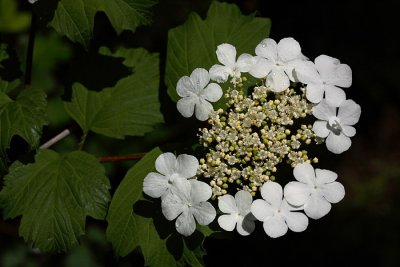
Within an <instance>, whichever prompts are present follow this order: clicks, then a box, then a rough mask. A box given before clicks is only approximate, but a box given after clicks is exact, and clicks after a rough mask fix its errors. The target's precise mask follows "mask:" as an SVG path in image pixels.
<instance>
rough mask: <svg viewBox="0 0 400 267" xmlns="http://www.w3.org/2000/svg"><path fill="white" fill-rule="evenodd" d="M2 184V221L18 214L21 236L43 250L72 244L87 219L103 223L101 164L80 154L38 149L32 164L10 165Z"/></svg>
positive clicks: (104, 198)
mask: <svg viewBox="0 0 400 267" xmlns="http://www.w3.org/2000/svg"><path fill="white" fill-rule="evenodd" d="M4 181H5V185H4V188H3V190H2V191H1V192H0V203H1V206H2V208H3V214H4V218H5V219H7V218H15V217H17V216H20V215H22V220H21V225H20V230H19V232H20V235H21V236H23V237H24V239H25V240H26V241H27V242H32V243H33V246H34V247H37V248H39V249H40V250H41V251H44V252H46V251H50V252H55V251H66V250H67V249H69V248H71V247H72V246H74V245H76V244H77V243H78V238H79V236H80V235H81V234H83V233H84V229H85V218H86V216H91V217H93V218H95V219H103V218H104V217H105V215H106V211H107V204H108V202H109V200H110V195H109V192H108V190H109V188H110V185H109V182H108V179H107V177H106V176H105V174H104V168H103V166H102V165H101V164H100V163H99V162H98V160H97V159H96V158H95V157H93V156H92V155H90V154H88V153H85V152H82V151H75V152H72V153H69V154H67V155H64V156H62V155H60V154H58V153H56V152H54V151H52V150H40V151H39V153H38V154H37V155H36V158H35V163H31V164H27V165H23V164H21V163H19V162H16V163H14V164H13V165H11V167H10V173H9V174H8V175H6V176H5V178H4Z"/></svg>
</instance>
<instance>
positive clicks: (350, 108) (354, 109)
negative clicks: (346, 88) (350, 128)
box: [338, 99, 361, 125]
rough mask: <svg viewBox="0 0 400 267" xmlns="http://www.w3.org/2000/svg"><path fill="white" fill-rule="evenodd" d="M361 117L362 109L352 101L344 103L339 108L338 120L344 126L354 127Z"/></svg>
mask: <svg viewBox="0 0 400 267" xmlns="http://www.w3.org/2000/svg"><path fill="white" fill-rule="evenodd" d="M360 116H361V107H360V105H358V104H357V103H356V102H354V101H353V100H351V99H348V100H346V101H343V103H342V104H341V105H340V107H339V111H338V118H339V119H340V122H341V123H342V124H344V125H354V124H356V123H357V122H358V120H359V119H360Z"/></svg>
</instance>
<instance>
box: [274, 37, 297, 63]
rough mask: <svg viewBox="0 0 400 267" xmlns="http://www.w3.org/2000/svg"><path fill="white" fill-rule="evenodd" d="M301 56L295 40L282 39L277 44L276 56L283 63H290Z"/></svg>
mask: <svg viewBox="0 0 400 267" xmlns="http://www.w3.org/2000/svg"><path fill="white" fill-rule="evenodd" d="M300 54H301V48H300V44H299V42H297V41H296V40H295V39H293V38H291V37H289V38H283V39H282V40H280V41H279V43H278V56H279V58H280V59H281V60H283V61H290V60H294V59H297V58H298V57H299V55H300Z"/></svg>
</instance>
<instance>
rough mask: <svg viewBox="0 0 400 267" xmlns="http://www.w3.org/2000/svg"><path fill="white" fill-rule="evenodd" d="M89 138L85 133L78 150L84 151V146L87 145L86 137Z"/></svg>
mask: <svg viewBox="0 0 400 267" xmlns="http://www.w3.org/2000/svg"><path fill="white" fill-rule="evenodd" d="M87 136H88V132H84V133H83V135H82V137H81V141H80V142H79V144H78V149H79V150H82V149H83V146H84V145H85V142H86V137H87Z"/></svg>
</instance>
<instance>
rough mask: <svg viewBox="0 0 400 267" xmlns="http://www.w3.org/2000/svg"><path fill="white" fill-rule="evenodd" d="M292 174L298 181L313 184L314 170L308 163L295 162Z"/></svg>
mask: <svg viewBox="0 0 400 267" xmlns="http://www.w3.org/2000/svg"><path fill="white" fill-rule="evenodd" d="M293 175H294V177H295V178H296V180H297V181H299V182H302V183H305V184H308V185H312V186H313V185H314V181H315V171H314V168H313V166H312V165H311V164H310V163H300V164H297V165H296V167H294V169H293Z"/></svg>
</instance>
